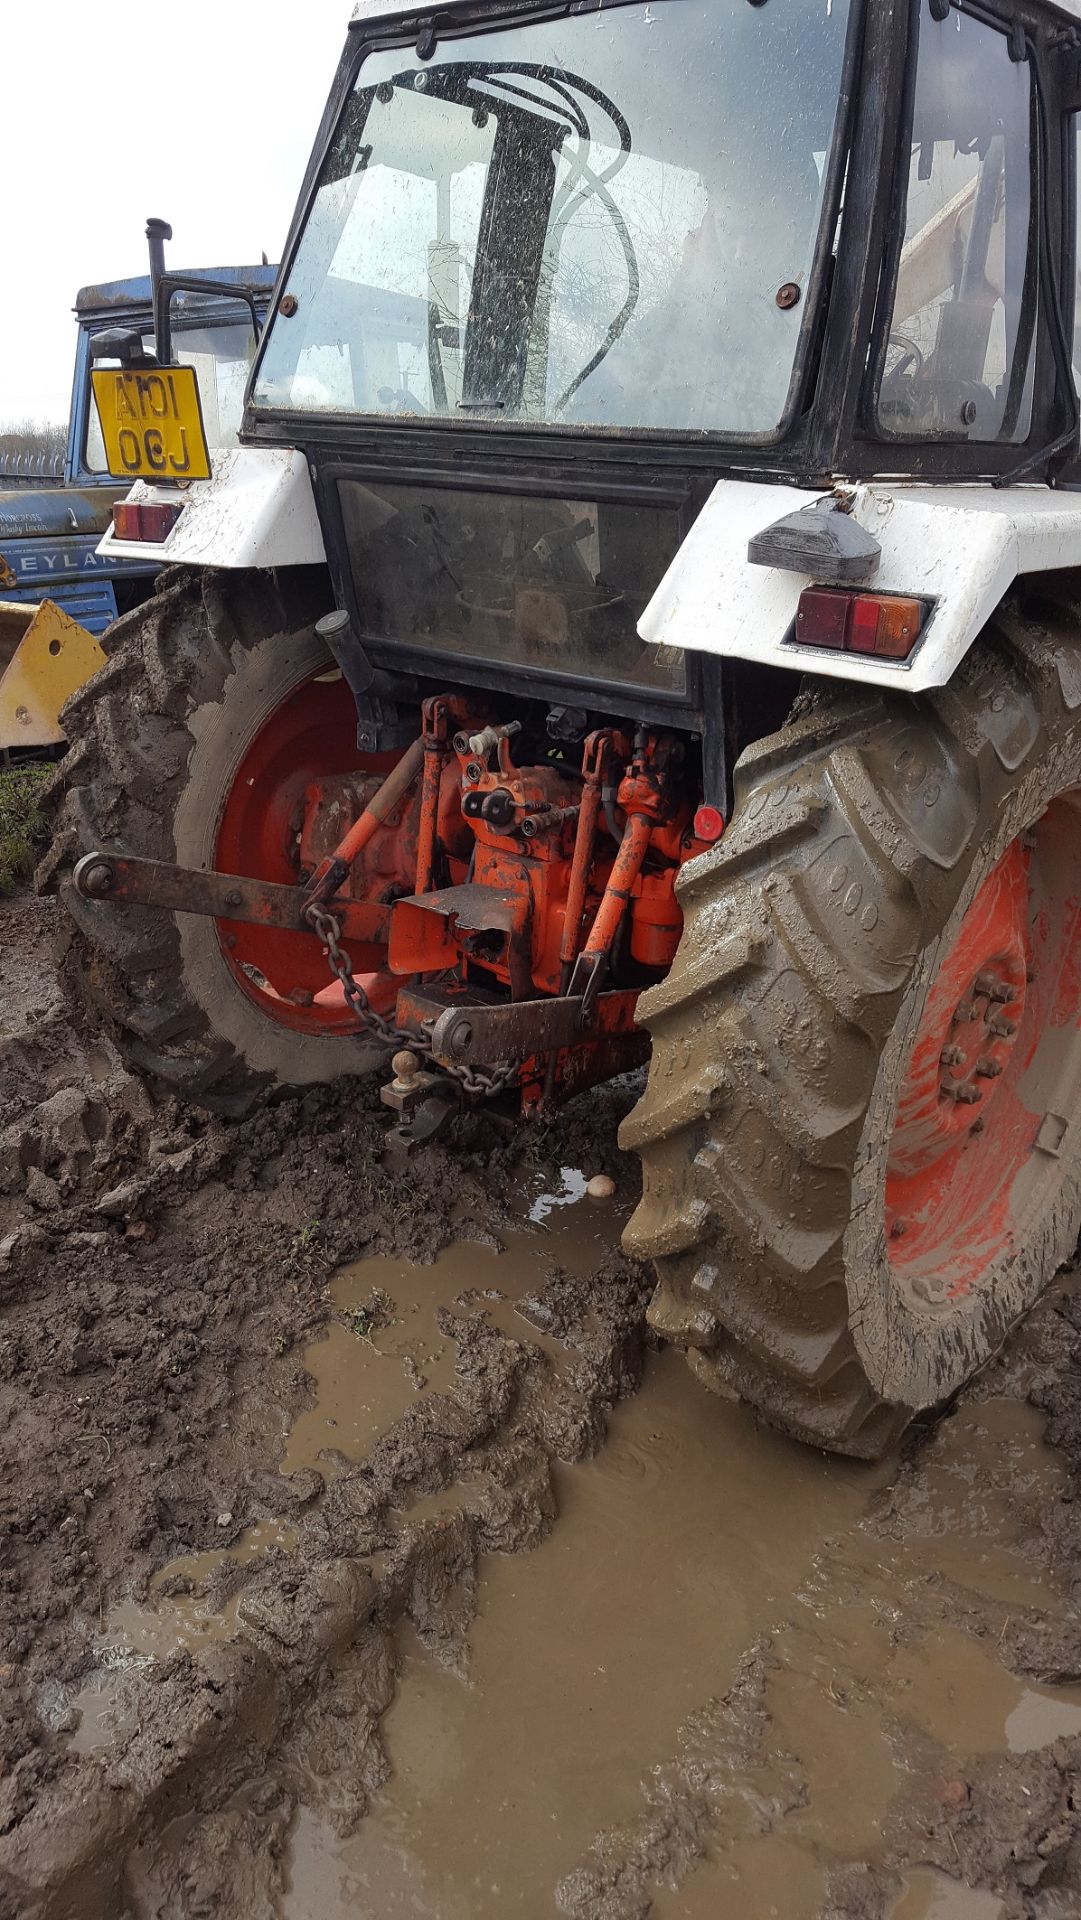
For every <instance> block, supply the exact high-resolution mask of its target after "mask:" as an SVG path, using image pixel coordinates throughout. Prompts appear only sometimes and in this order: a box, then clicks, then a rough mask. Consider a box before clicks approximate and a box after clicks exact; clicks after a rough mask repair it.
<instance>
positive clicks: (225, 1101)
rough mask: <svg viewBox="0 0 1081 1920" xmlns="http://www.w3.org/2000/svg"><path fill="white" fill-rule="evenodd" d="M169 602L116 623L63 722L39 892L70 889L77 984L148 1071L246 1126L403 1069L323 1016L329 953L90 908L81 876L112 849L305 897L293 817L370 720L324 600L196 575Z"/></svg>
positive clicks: (276, 935)
mask: <svg viewBox="0 0 1081 1920" xmlns="http://www.w3.org/2000/svg"><path fill="white" fill-rule="evenodd" d="M161 588H162V590H161V591H159V592H158V593H157V594H156V595H155V596H154V597H153V598H152V599H151V600H148V601H147V602H145V603H144V604H143V605H141V606H139V607H137V608H134V609H133V610H132V611H131V612H130V613H128V614H125V615H123V616H122V618H121V619H120V620H118V621H117V622H116V623H115V624H114V625H113V627H112V628H111V629H110V630H109V632H108V634H107V635H106V637H105V641H104V646H105V650H106V653H107V656H108V658H107V662H106V665H105V666H104V667H103V668H102V669H101V671H100V673H98V674H96V675H95V676H94V678H93V679H92V680H91V681H89V682H88V683H87V684H86V686H85V687H83V688H80V690H79V691H78V692H77V693H76V694H75V695H73V697H72V699H71V700H69V702H68V704H67V706H66V707H65V709H64V714H63V723H64V726H65V728H66V731H67V735H68V739H69V742H70V746H69V750H68V753H67V755H66V758H65V760H64V762H63V771H62V778H63V794H62V799H61V802H60V806H59V810H58V814H57V821H56V833H55V837H54V841H53V846H52V849H51V851H50V853H49V855H48V856H47V858H46V860H45V861H44V862H43V865H42V869H41V870H39V884H40V883H41V882H42V881H44V882H48V881H49V880H50V879H51V878H52V876H53V875H56V876H57V877H58V879H59V890H60V893H61V897H62V902H63V905H64V907H65V908H66V910H67V915H68V916H70V921H69V932H70V938H69V940H68V945H67V954H66V961H65V971H66V976H67V980H68V984H69V986H70V987H71V988H72V989H73V990H74V993H75V996H76V998H77V1000H81V1001H82V1002H83V1003H85V1004H86V1005H87V1006H88V1007H89V1008H90V1009H91V1011H92V1014H93V1016H94V1017H95V1018H96V1019H99V1020H100V1019H102V1018H104V1019H105V1021H106V1022H107V1024H108V1025H109V1027H110V1028H111V1030H112V1032H113V1034H114V1036H115V1038H116V1040H117V1042H118V1044H119V1046H120V1048H121V1050H122V1052H123V1053H124V1054H125V1056H126V1057H127V1059H128V1060H129V1061H130V1062H131V1064H132V1065H133V1066H134V1067H136V1068H137V1069H138V1070H139V1071H140V1072H141V1073H143V1074H145V1075H146V1076H147V1077H149V1079H150V1080H151V1081H152V1082H154V1083H156V1084H157V1085H158V1086H159V1088H161V1089H162V1090H163V1091H166V1092H170V1093H173V1094H176V1095H178V1096H180V1097H181V1098H183V1099H184V1100H186V1101H189V1102H191V1103H193V1104H195V1105H198V1106H202V1107H205V1108H207V1109H209V1110H211V1111H216V1112H225V1113H234V1114H235V1113H242V1112H244V1111H246V1110H247V1109H248V1108H250V1107H251V1106H252V1105H253V1104H254V1103H256V1102H257V1101H258V1099H259V1098H260V1097H261V1096H262V1095H263V1094H264V1093H266V1092H268V1091H269V1090H270V1089H271V1088H272V1087H274V1086H275V1085H278V1086H283V1085H284V1086H293V1087H299V1086H307V1085H311V1084H313V1083H319V1082H328V1081H332V1080H336V1079H338V1078H339V1077H340V1076H342V1075H351V1074H357V1073H366V1072H371V1071H372V1070H373V1069H374V1068H375V1067H377V1066H378V1065H379V1064H380V1063H381V1061H382V1059H383V1057H384V1056H383V1051H382V1050H381V1049H379V1048H377V1047H374V1046H373V1045H371V1044H370V1043H368V1042H365V1041H364V1040H362V1038H361V1037H360V1035H359V1033H358V1032H357V1029H356V1026H355V1023H354V1022H353V1020H352V1017H351V1016H350V1015H349V1014H348V1012H347V1011H346V1010H345V1009H344V1008H338V1009H336V1010H332V1011H329V1012H326V1013H325V1014H324V1013H322V1012H321V1011H320V1009H319V1008H318V1007H315V1008H314V1009H313V1008H312V1006H311V1005H310V1004H307V1003H310V1002H311V1001H312V999H313V997H314V994H315V993H316V992H317V991H318V990H319V989H320V988H321V987H325V986H327V985H328V983H329V980H330V976H329V973H328V972H327V969H326V963H325V961H324V959H323V957H322V953H321V949H320V947H319V945H318V942H317V941H315V940H314V939H312V938H310V937H309V936H307V935H305V934H295V935H294V934H291V933H288V932H280V931H278V932H274V931H270V932H268V931H267V930H265V929H262V928H250V927H239V926H237V927H234V928H233V929H231V930H230V929H229V928H228V927H226V926H225V925H224V924H223V923H221V922H219V921H216V920H211V919H208V918H205V917H201V916H197V915H194V914H180V915H176V914H172V913H169V912H166V911H163V910H158V909H153V908H144V907H123V906H116V905H110V904H106V903H103V902H97V901H94V900H88V899H86V898H85V897H84V896H83V895H81V894H79V893H77V892H76V891H75V889H74V887H73V886H72V884H71V880H70V874H71V869H72V868H73V866H74V864H75V862H76V861H77V860H78V859H79V858H80V857H81V855H83V854H84V853H89V852H91V851H92V850H94V849H99V848H100V849H102V850H104V851H106V852H116V853H121V852H128V853H132V854H137V855H141V856H142V857H144V858H148V859H155V860H166V861H177V862H179V863H180V864H181V865H184V866H193V867H211V866H215V865H218V866H220V867H221V869H222V870H223V871H226V872H234V873H245V874H249V875H251V876H252V877H254V878H258V879H267V880H279V881H287V882H291V883H292V884H295V883H296V879H297V872H296V870H295V859H294V858H291V855H292V839H293V837H294V836H292V834H291V832H290V830H289V827H290V823H289V808H290V805H291V803H293V802H295V801H296V800H297V799H298V798H299V796H300V795H301V794H302V792H303V789H304V786H305V783H306V781H307V780H310V779H312V778H315V777H318V776H319V775H325V774H333V773H342V774H347V773H349V772H351V771H352V770H353V769H355V768H356V767H357V764H358V756H357V750H356V717H355V713H354V709H353V702H352V699H351V698H350V696H349V695H348V693H347V692H345V690H344V689H343V688H342V686H341V684H340V676H339V675H338V674H337V671H336V669H335V667H334V662H333V660H332V659H331V658H330V656H329V654H328V653H327V651H326V648H325V646H324V645H323V643H322V642H321V641H320V640H319V638H318V637H317V635H316V634H315V631H314V621H315V619H316V618H317V617H318V615H319V614H320V613H321V612H323V611H325V605H324V604H323V602H322V601H321V600H320V601H318V602H317V600H316V596H317V592H318V589H317V587H314V586H308V585H307V584H306V583H305V582H304V581H303V580H302V579H301V580H300V581H298V580H297V578H296V576H291V575H288V574H286V575H282V576H280V577H275V576H273V575H259V576H252V575H246V574H241V575H235V576H231V575H226V576H222V575H217V574H213V573H210V574H202V575H199V574H188V573H185V574H182V575H179V576H177V575H175V574H174V575H172V576H169V575H166V576H164V578H163V581H162V583H161ZM275 975H276V976H277V978H278V981H279V983H280V984H281V985H282V986H285V985H286V983H288V986H289V988H290V990H291V991H292V992H293V995H294V997H293V998H292V999H289V998H288V997H285V996H284V995H283V996H279V995H278V993H277V992H276V991H275V990H274V988H273V985H272V984H269V983H272V982H273V980H274V978H275ZM298 983H299V986H298ZM268 984H269V990H267V989H268Z"/></svg>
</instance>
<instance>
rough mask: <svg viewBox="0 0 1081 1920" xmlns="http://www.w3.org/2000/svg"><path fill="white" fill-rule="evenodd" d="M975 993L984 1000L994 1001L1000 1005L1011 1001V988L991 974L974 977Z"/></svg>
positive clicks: (980, 974) (979, 974)
mask: <svg viewBox="0 0 1081 1920" xmlns="http://www.w3.org/2000/svg"><path fill="white" fill-rule="evenodd" d="M976 992H977V993H982V994H983V996H984V998H985V999H986V1000H995V1001H998V1002H1000V1003H1004V1002H1005V1001H1007V1000H1012V999H1013V988H1012V987H1008V986H1007V985H1006V984H1005V982H1004V981H1002V980H999V979H997V978H996V976H995V975H994V974H993V973H978V974H977V975H976Z"/></svg>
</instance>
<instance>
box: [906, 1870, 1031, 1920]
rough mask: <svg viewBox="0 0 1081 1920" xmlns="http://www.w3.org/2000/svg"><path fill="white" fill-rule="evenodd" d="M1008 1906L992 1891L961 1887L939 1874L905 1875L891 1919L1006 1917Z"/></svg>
mask: <svg viewBox="0 0 1081 1920" xmlns="http://www.w3.org/2000/svg"><path fill="white" fill-rule="evenodd" d="M1005 1915H1006V1909H1005V1907H1004V1906H1003V1904H1002V1901H1001V1900H999V1899H997V1898H996V1896H995V1895H994V1894H993V1893H985V1892H984V1891H983V1890H982V1889H981V1888H979V1887H962V1886H960V1885H959V1884H958V1882H957V1881H956V1880H947V1879H945V1878H944V1876H943V1875H942V1874H940V1873H928V1872H920V1873H911V1874H906V1875H905V1891H904V1893H903V1894H902V1895H901V1898H900V1900H899V1901H898V1902H897V1904H896V1906H893V1907H891V1908H890V1912H889V1920H1005Z"/></svg>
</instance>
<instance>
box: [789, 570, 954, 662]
mask: <svg viewBox="0 0 1081 1920" xmlns="http://www.w3.org/2000/svg"><path fill="white" fill-rule="evenodd" d="M926 618H927V610H926V608H925V606H924V603H923V601H922V600H913V599H908V598H906V597H905V596H904V595H902V594H894V593H844V592H842V591H841V590H839V589H838V588H836V587H808V588H806V590H805V591H804V592H803V593H801V594H800V600H799V606H798V608H797V610H796V634H795V637H796V641H797V643H798V645H799V646H801V647H830V648H832V649H833V650H834V651H835V652H838V653H841V652H844V653H866V654H871V655H873V656H875V657H877V658H878V659H880V660H907V659H908V656H909V654H910V653H911V652H912V649H913V647H914V646H915V644H916V642H917V640H918V639H919V637H920V629H921V628H922V626H923V623H924V621H925V620H926Z"/></svg>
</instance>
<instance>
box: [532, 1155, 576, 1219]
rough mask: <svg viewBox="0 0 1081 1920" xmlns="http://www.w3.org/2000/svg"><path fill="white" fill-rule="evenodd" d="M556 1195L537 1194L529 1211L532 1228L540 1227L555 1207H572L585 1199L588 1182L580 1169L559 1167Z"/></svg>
mask: <svg viewBox="0 0 1081 1920" xmlns="http://www.w3.org/2000/svg"><path fill="white" fill-rule="evenodd" d="M559 1178H560V1182H561V1185H560V1188H559V1192H558V1193H539V1194H538V1195H537V1197H536V1199H535V1200H534V1201H533V1204H532V1206H531V1207H530V1209H529V1218H530V1219H531V1220H532V1222H533V1224H534V1226H540V1225H542V1223H543V1222H544V1221H545V1220H547V1218H548V1216H549V1214H550V1213H554V1212H555V1210H556V1208H557V1207H573V1206H575V1205H577V1203H578V1201H579V1200H584V1199H585V1197H586V1187H587V1185H588V1181H587V1179H586V1175H585V1174H584V1173H583V1172H582V1170H581V1168H580V1167H560V1169H559Z"/></svg>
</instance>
